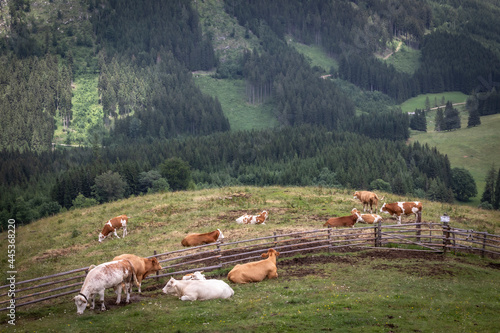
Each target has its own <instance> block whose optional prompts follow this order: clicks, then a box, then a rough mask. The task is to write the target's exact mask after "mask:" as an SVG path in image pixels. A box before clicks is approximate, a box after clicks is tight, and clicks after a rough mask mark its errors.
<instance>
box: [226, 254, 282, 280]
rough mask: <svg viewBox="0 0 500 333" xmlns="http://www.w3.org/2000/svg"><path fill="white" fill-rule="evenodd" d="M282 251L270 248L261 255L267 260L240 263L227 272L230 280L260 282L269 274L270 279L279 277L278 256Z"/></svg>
mask: <svg viewBox="0 0 500 333" xmlns="http://www.w3.org/2000/svg"><path fill="white" fill-rule="evenodd" d="M279 255H280V253H279V252H278V251H276V250H275V249H269V250H268V251H267V252H266V253H262V254H261V257H262V258H266V257H268V258H267V259H265V260H260V261H255V262H249V263H246V264H238V265H236V266H234V267H233V269H232V270H231V271H230V272H229V273H228V274H227V278H228V280H229V281H231V282H234V283H248V282H260V281H262V280H264V279H265V278H266V276H267V278H268V279H273V278H277V277H278V268H277V267H276V257H277V256H279Z"/></svg>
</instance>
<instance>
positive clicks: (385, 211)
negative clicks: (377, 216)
mask: <svg viewBox="0 0 500 333" xmlns="http://www.w3.org/2000/svg"><path fill="white" fill-rule="evenodd" d="M380 212H381V213H387V209H386V208H385V202H384V204H383V205H382V207H380Z"/></svg>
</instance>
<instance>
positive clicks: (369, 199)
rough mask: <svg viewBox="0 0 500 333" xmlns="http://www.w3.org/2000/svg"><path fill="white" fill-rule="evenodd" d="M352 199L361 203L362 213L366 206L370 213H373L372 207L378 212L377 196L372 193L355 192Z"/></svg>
mask: <svg viewBox="0 0 500 333" xmlns="http://www.w3.org/2000/svg"><path fill="white" fill-rule="evenodd" d="M354 199H359V201H361V202H362V203H363V212H366V210H367V209H368V206H370V213H373V206H375V211H377V210H378V196H377V195H376V194H375V193H373V192H370V191H356V192H355V193H354Z"/></svg>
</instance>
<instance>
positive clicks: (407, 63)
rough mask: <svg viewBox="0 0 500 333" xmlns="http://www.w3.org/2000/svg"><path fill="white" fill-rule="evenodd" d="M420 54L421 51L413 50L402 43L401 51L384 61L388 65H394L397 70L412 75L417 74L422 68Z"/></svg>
mask: <svg viewBox="0 0 500 333" xmlns="http://www.w3.org/2000/svg"><path fill="white" fill-rule="evenodd" d="M420 54H421V51H420V50H415V49H412V48H411V47H408V46H406V45H405V44H404V43H402V44H401V47H400V49H399V51H398V52H394V53H393V54H392V55H391V56H390V57H388V58H387V59H385V60H384V61H385V62H386V63H387V64H391V65H393V66H394V68H396V70H398V71H400V72H404V73H408V74H410V75H411V74H413V73H415V71H416V70H417V69H418V67H419V66H420Z"/></svg>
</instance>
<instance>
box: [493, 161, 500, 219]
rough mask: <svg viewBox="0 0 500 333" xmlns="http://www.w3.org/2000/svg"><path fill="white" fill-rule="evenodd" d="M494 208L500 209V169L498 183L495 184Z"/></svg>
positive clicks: (499, 170)
mask: <svg viewBox="0 0 500 333" xmlns="http://www.w3.org/2000/svg"><path fill="white" fill-rule="evenodd" d="M493 208H495V209H499V208H500V169H498V174H497V181H496V183H495V200H494V202H493Z"/></svg>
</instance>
